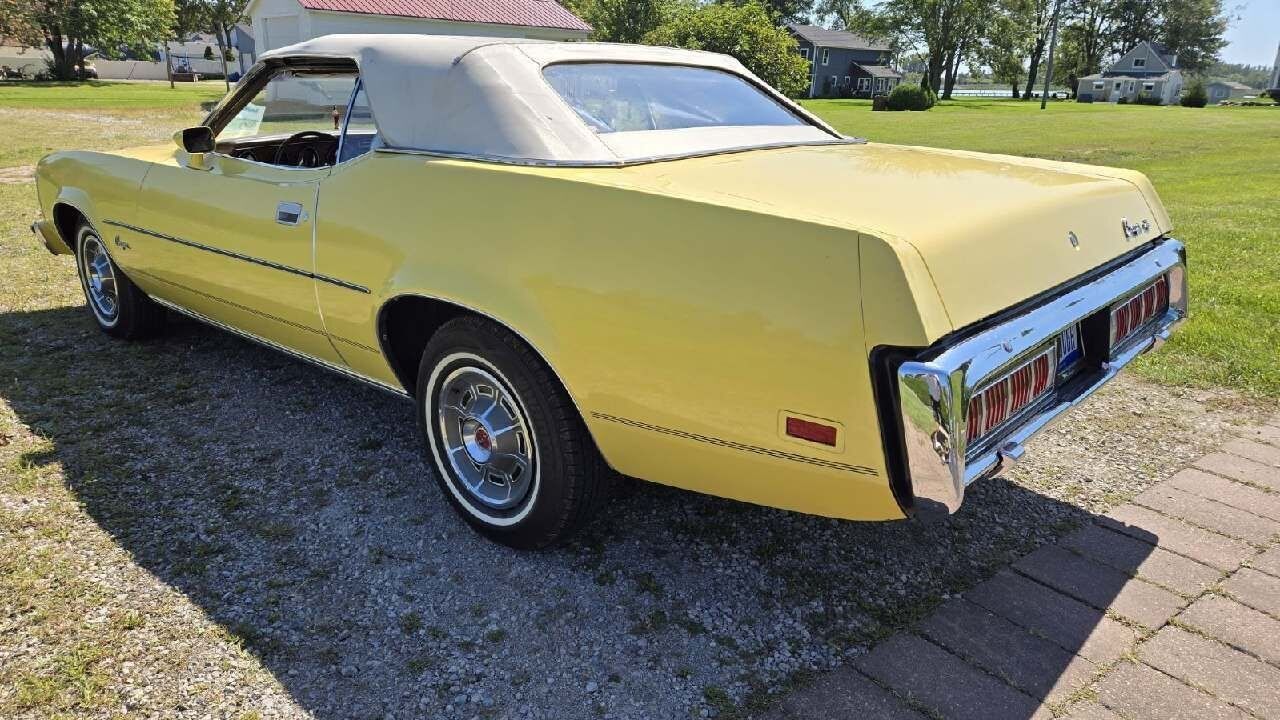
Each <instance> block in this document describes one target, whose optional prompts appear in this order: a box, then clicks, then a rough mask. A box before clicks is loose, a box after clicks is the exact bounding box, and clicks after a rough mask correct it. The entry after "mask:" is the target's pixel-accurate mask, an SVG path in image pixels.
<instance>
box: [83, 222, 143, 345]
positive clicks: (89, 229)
mask: <svg viewBox="0 0 1280 720" xmlns="http://www.w3.org/2000/svg"><path fill="white" fill-rule="evenodd" d="M75 249H76V269H77V271H78V274H79V275H80V286H81V287H82V288H84V298H85V301H86V303H87V304H88V306H89V314H91V315H92V316H93V319H94V322H96V323H97V324H98V327H99V328H100V329H101V330H102V331H103V332H105V333H106V334H108V335H111V336H113V337H118V338H123V339H126V340H137V339H140V338H144V337H146V336H148V335H152V334H154V333H155V332H156V331H158V330H159V329H160V327H161V326H162V325H163V324H164V308H162V307H160V306H159V305H157V304H156V303H155V301H154V300H152V299H151V298H149V297H147V295H146V293H144V292H142V290H140V289H139V288H138V286H137V285H134V284H133V282H132V281H131V280H129V278H128V277H127V276H126V275H125V274H124V273H123V272H121V271H120V268H119V267H118V266H117V265H116V263H115V261H114V260H112V259H111V256H110V255H109V254H107V246H106V243H105V241H103V239H102V237H101V236H100V235H98V231H97V230H94V229H93V226H91V225H89V224H88V223H87V222H86V223H81V224H80V226H79V227H78V228H76V238H75Z"/></svg>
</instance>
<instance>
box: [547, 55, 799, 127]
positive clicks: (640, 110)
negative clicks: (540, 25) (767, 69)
mask: <svg viewBox="0 0 1280 720" xmlns="http://www.w3.org/2000/svg"><path fill="white" fill-rule="evenodd" d="M542 72H543V75H544V76H545V77H546V78H547V82H549V83H551V86H552V87H553V88H555V90H556V92H557V93H559V94H560V97H562V98H564V101H565V102H567V103H568V104H569V107H571V108H573V109H574V111H575V112H577V113H578V115H579V116H580V117H581V118H582V119H583V120H584V121H585V122H586V123H587V125H588V126H590V127H591V129H593V130H595V131H596V132H597V133H615V132H636V131H644V130H678V129H681V128H697V127H728V126H738V127H741V126H758V125H805V124H806V123H805V122H804V121H803V120H802V119H800V118H799V117H797V116H796V115H795V114H794V113H793V112H791V111H790V110H788V109H787V108H786V107H785V106H784V105H782V104H781V103H779V102H778V101H777V100H774V99H773V98H772V97H770V96H769V95H767V94H766V93H765V92H763V91H762V90H760V89H759V88H757V87H756V86H755V85H752V84H751V83H750V82H748V81H746V80H745V79H743V78H741V77H739V76H737V75H734V74H732V73H728V72H725V71H723V70H714V69H711V68H701V67H689V66H685V65H653V64H640V63H562V64H557V65H548V66H547V67H546V68H544V69H543V71H542Z"/></svg>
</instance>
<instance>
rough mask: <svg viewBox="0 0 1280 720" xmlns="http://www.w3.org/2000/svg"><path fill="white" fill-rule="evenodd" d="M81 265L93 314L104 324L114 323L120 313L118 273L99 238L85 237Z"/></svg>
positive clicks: (81, 252) (93, 236)
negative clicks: (117, 284)
mask: <svg viewBox="0 0 1280 720" xmlns="http://www.w3.org/2000/svg"><path fill="white" fill-rule="evenodd" d="M80 265H81V269H82V270H83V272H84V278H85V287H86V289H87V290H88V292H87V293H86V294H87V295H88V296H89V304H90V305H92V306H93V312H94V313H95V314H96V315H97V316H98V317H99V318H100V319H102V320H103V321H104V322H112V321H114V320H115V319H116V313H118V312H119V311H120V298H119V295H118V290H117V288H116V273H115V270H114V269H113V268H112V267H111V258H110V257H109V256H108V255H107V251H106V249H105V248H104V247H102V241H101V240H99V239H98V237H97V236H95V235H88V236H86V237H85V239H84V242H83V243H82V245H81V251H80Z"/></svg>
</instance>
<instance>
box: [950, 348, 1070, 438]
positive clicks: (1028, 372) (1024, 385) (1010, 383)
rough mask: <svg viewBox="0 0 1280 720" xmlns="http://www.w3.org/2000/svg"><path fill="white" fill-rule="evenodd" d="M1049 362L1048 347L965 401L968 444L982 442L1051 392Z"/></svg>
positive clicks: (1050, 368) (1050, 355)
mask: <svg viewBox="0 0 1280 720" xmlns="http://www.w3.org/2000/svg"><path fill="white" fill-rule="evenodd" d="M1053 361H1054V349H1053V346H1052V345H1050V346H1048V347H1046V348H1045V349H1044V350H1043V351H1041V352H1040V354H1039V355H1036V356H1035V357H1033V358H1031V359H1030V360H1028V361H1026V362H1025V363H1023V364H1021V365H1019V366H1018V367H1016V368H1014V369H1013V370H1012V371H1010V372H1009V373H1007V374H1005V375H1004V376H1002V377H1000V378H999V379H997V380H995V381H994V382H992V383H989V384H988V385H987V386H986V387H985V388H984V389H982V390H980V391H978V392H976V393H974V394H973V395H972V396H971V397H970V398H969V414H968V420H967V423H968V427H967V433H966V435H967V437H968V441H969V443H970V444H972V443H974V442H976V441H978V440H980V439H982V438H983V437H985V436H986V435H988V434H989V433H990V432H991V431H992V430H995V429H996V428H998V427H1000V426H1001V425H1003V424H1004V423H1005V422H1006V421H1007V420H1009V419H1010V418H1012V417H1013V416H1015V415H1017V414H1018V413H1019V412H1021V411H1022V410H1024V409H1026V408H1027V407H1029V406H1030V405H1031V404H1032V403H1034V402H1035V401H1036V400H1039V399H1040V398H1041V397H1043V396H1044V395H1045V393H1047V392H1049V391H1050V390H1051V389H1053V376H1054V370H1055V368H1054V362H1053Z"/></svg>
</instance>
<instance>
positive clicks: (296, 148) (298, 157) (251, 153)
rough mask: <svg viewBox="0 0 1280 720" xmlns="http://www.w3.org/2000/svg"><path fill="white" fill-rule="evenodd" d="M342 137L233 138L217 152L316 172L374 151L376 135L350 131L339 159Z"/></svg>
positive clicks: (336, 134) (318, 133)
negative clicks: (315, 169) (317, 169)
mask: <svg viewBox="0 0 1280 720" xmlns="http://www.w3.org/2000/svg"><path fill="white" fill-rule="evenodd" d="M339 134H340V131H333V132H325V131H321V130H302V131H300V132H296V133H294V134H292V135H261V136H255V137H243V138H233V139H228V140H219V141H218V142H217V143H216V144H215V145H214V150H215V151H216V152H219V153H221V154H223V155H229V156H231V157H235V158H241V159H243V160H252V161H254V162H260V163H266V164H269V165H281V166H285V167H307V168H317V167H328V166H333V165H336V164H338V163H339V162H345V161H347V160H350V159H352V158H356V157H359V156H361V155H363V154H365V153H367V152H369V151H370V150H373V149H374V147H375V145H376V141H377V133H376V132H357V131H349V132H348V133H347V139H346V143H345V144H344V145H343V146H342V147H341V152H342V157H341V159H339V157H338V152H339V147H338V146H339V142H338V138H339Z"/></svg>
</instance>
